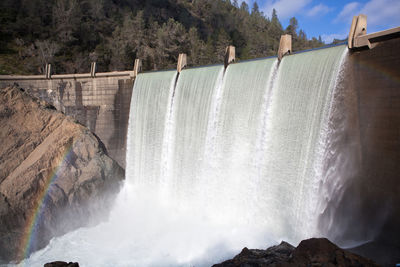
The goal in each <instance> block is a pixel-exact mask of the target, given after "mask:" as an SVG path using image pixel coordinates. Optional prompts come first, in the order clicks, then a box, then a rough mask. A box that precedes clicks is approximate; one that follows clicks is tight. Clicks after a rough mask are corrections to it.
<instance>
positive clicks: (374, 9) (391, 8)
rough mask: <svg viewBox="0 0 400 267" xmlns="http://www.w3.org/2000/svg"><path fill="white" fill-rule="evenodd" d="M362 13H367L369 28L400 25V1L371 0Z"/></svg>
mask: <svg viewBox="0 0 400 267" xmlns="http://www.w3.org/2000/svg"><path fill="white" fill-rule="evenodd" d="M360 14H365V15H367V23H368V27H367V28H369V26H372V27H371V28H372V29H373V28H375V27H385V26H386V27H385V28H388V27H389V28H390V27H396V26H400V1H399V0H371V1H369V2H368V3H366V4H365V5H364V6H363V8H362V9H361V10H360Z"/></svg>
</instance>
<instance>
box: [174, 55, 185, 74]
mask: <svg viewBox="0 0 400 267" xmlns="http://www.w3.org/2000/svg"><path fill="white" fill-rule="evenodd" d="M186 65H187V56H186V54H179V56H178V64H177V66H176V70H177V71H178V73H180V72H181V71H182V70H183V69H184V68H185V67H186Z"/></svg>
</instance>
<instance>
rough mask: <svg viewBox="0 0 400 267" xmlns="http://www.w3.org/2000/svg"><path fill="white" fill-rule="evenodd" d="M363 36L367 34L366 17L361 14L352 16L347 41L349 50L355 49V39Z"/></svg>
mask: <svg viewBox="0 0 400 267" xmlns="http://www.w3.org/2000/svg"><path fill="white" fill-rule="evenodd" d="M365 34H367V16H366V15H363V14H360V15H358V16H354V17H353V21H352V23H351V27H350V32H349V39H348V41H347V46H348V47H349V49H351V48H355V47H357V37H359V36H361V35H365ZM368 46H370V44H368Z"/></svg>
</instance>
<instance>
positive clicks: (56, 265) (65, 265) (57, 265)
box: [44, 261, 79, 267]
mask: <svg viewBox="0 0 400 267" xmlns="http://www.w3.org/2000/svg"><path fill="white" fill-rule="evenodd" d="M44 267H79V263H77V262H64V261H54V262H49V263H46V264H45V265H44Z"/></svg>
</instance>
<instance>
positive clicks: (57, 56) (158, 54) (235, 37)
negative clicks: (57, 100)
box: [0, 0, 324, 74]
mask: <svg viewBox="0 0 400 267" xmlns="http://www.w3.org/2000/svg"><path fill="white" fill-rule="evenodd" d="M278 15H279V14H277V12H276V11H275V10H274V11H273V12H272V14H264V13H263V12H261V11H260V8H259V7H258V5H257V3H255V4H254V5H253V6H251V7H249V6H248V5H247V4H246V3H245V2H241V3H239V2H238V1H237V0H233V1H230V0H146V1H142V0H2V1H1V2H0V22H1V28H0V74H41V73H43V72H44V66H45V64H46V63H51V64H52V66H53V72H55V73H83V72H88V71H89V70H90V62H93V61H96V62H97V69H98V71H115V70H130V69H132V68H133V62H134V59H135V58H140V59H142V60H143V69H144V70H160V69H171V68H174V67H175V65H176V61H177V57H178V54H179V53H186V54H187V55H188V65H189V66H199V65H207V64H214V63H222V62H223V57H224V51H225V47H226V46H227V45H234V46H235V47H236V58H237V59H239V60H245V59H252V58H259V57H267V56H273V55H276V53H277V50H278V46H279V40H280V36H281V35H282V34H285V33H288V34H291V35H292V38H293V50H294V51H299V50H304V49H310V48H316V47H320V46H323V45H324V43H323V42H322V40H321V38H320V37H319V38H315V37H313V38H311V39H309V38H308V37H307V36H306V33H305V32H304V31H303V30H301V29H300V28H299V25H298V21H297V19H296V18H294V17H293V18H291V19H290V24H289V25H288V26H287V27H286V28H284V27H282V24H281V23H280V21H279V19H278Z"/></svg>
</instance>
